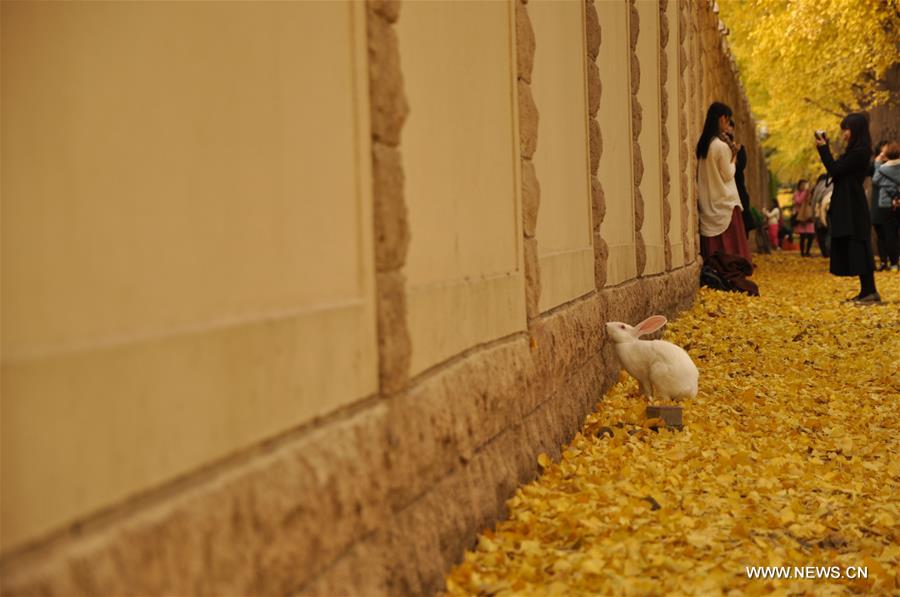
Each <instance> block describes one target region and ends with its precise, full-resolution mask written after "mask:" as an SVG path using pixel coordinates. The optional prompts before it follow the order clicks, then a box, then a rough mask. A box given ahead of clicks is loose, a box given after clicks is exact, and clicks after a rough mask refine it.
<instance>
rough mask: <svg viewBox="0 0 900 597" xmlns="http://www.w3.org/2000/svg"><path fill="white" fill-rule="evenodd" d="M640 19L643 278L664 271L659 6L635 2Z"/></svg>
mask: <svg viewBox="0 0 900 597" xmlns="http://www.w3.org/2000/svg"><path fill="white" fill-rule="evenodd" d="M635 6H636V7H637V10H638V15H639V17H640V24H641V27H640V34H639V35H638V42H637V55H638V60H639V61H640V63H641V85H640V88H639V89H638V94H637V95H638V101H639V102H640V104H641V109H642V118H641V133H640V135H638V143H640V146H641V156H642V157H643V160H644V176H643V178H641V196H642V197H643V198H644V225H643V227H642V228H641V233H642V235H643V237H644V244H645V245H646V247H647V265H646V266H645V267H644V275H653V274H658V273H661V272H663V271H665V269H666V258H665V238H664V236H663V223H662V219H663V208H662V205H663V202H662V135H661V126H662V112H661V110H660V94H659V3H658V2H657V1H656V0H637V1H636V2H635Z"/></svg>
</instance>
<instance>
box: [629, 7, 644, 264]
mask: <svg viewBox="0 0 900 597" xmlns="http://www.w3.org/2000/svg"><path fill="white" fill-rule="evenodd" d="M628 9H629V12H630V13H631V18H630V19H629V24H628V30H629V31H628V32H629V36H630V47H631V157H632V160H633V165H632V177H633V178H632V182H633V184H634V250H635V261H636V263H637V272H636V276H637V277H638V278H640V277H641V276H643V275H644V268H645V267H646V266H647V245H646V243H644V235H643V233H642V232H641V229H642V228H643V227H644V196H643V195H642V194H641V180H643V178H644V159H643V157H642V156H641V145H640V143H638V137H639V136H640V134H641V126H642V118H643V115H642V112H643V110H642V108H641V103H640V102H639V101H638V96H637V94H638V90H639V89H640V87H641V63H640V61H639V60H638V54H637V42H638V35H639V34H640V30H641V20H640V15H639V14H638V10H637V6H636V5H635V0H628Z"/></svg>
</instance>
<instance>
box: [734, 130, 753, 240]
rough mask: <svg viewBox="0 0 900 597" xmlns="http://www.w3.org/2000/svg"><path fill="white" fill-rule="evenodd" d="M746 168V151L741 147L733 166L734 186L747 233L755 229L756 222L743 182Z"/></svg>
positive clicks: (745, 184)
mask: <svg viewBox="0 0 900 597" xmlns="http://www.w3.org/2000/svg"><path fill="white" fill-rule="evenodd" d="M746 167H747V150H746V149H745V148H744V146H743V145H741V148H740V149H739V150H738V153H737V160H736V161H735V164H734V185H735V186H736V187H737V192H738V197H740V199H741V208H743V210H744V211H743V214H742V217H743V219H744V230H748V231H749V230H753V229H754V228H756V222H755V221H754V220H753V214H752V213H750V193H748V192H747V183H746V182H745V181H744V168H746Z"/></svg>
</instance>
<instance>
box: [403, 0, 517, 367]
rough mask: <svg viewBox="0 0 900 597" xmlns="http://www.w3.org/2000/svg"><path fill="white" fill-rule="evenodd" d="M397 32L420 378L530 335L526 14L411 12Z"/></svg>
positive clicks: (438, 6)
mask: <svg viewBox="0 0 900 597" xmlns="http://www.w3.org/2000/svg"><path fill="white" fill-rule="evenodd" d="M397 29H398V35H399V42H400V48H401V59H402V67H403V76H404V82H405V88H406V95H407V97H408V98H409V103H410V106H411V107H412V108H411V111H410V116H409V119H408V121H407V122H406V125H405V127H404V129H403V146H402V148H403V160H404V171H405V173H406V191H405V195H406V202H407V205H408V208H409V222H410V227H411V229H412V239H411V243H410V247H409V256H408V258H407V267H406V274H407V293H408V295H407V313H408V322H409V329H410V336H411V339H412V350H413V353H412V364H411V374H413V375H415V374H416V373H420V372H421V371H423V370H425V369H427V368H428V367H431V366H432V365H435V364H437V363H439V362H441V361H443V360H445V359H447V358H449V357H451V356H453V355H455V354H457V353H459V352H460V351H462V350H465V349H466V348H469V347H471V346H473V345H476V344H478V343H481V342H485V341H488V340H492V339H495V338H498V337H501V336H504V335H507V334H510V333H512V332H515V331H518V330H522V329H524V328H525V302H524V301H525V291H524V276H523V273H522V271H523V269H522V251H521V243H522V240H521V239H522V232H521V215H520V207H519V205H520V199H519V182H518V181H519V172H518V169H519V160H518V158H517V155H518V147H519V145H518V131H517V118H518V116H517V108H516V100H515V97H516V95H515V81H516V65H515V62H514V58H513V57H514V56H515V52H514V51H513V50H514V47H515V46H514V44H515V35H514V32H515V27H514V10H513V5H512V4H511V3H506V2H468V3H453V2H410V3H407V4H405V5H404V7H403V18H402V19H401V20H400V21H398V25H397ZM460 40H465V43H460Z"/></svg>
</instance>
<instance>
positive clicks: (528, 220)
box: [522, 159, 541, 238]
mask: <svg viewBox="0 0 900 597" xmlns="http://www.w3.org/2000/svg"><path fill="white" fill-rule="evenodd" d="M540 207H541V183H540V181H539V180H538V177H537V173H536V172H535V170H534V163H533V162H532V161H531V160H526V159H523V160H522V231H523V233H524V234H525V236H526V237H528V238H531V237H533V236H534V235H535V231H536V229H537V219H538V211H539V210H540Z"/></svg>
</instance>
